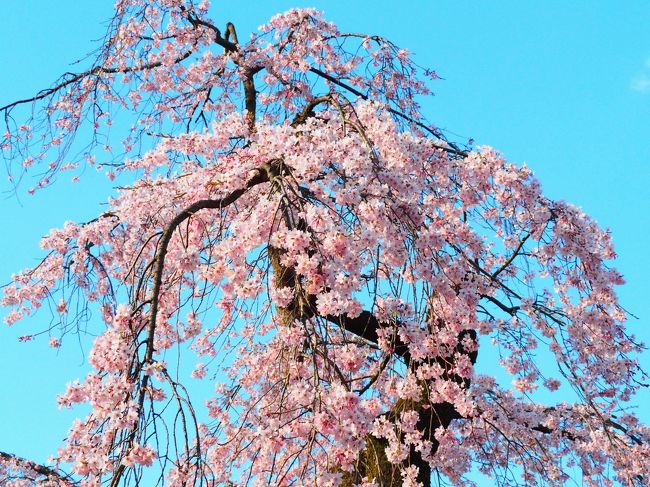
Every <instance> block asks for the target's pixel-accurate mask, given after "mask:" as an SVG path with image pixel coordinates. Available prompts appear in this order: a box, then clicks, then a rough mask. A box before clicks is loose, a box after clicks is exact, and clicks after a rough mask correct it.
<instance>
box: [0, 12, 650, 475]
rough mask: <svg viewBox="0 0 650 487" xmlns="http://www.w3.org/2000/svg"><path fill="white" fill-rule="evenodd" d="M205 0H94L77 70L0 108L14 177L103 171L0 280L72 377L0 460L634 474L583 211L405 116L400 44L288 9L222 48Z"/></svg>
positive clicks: (611, 284)
mask: <svg viewBox="0 0 650 487" xmlns="http://www.w3.org/2000/svg"><path fill="white" fill-rule="evenodd" d="M209 11H210V8H209V5H208V2H206V1H203V2H201V3H200V4H199V5H195V3H194V2H192V1H190V0H165V1H160V2H145V1H142V0H119V1H117V2H116V4H115V17H114V18H113V20H112V22H111V24H110V25H109V28H108V33H107V35H106V37H105V38H104V44H103V47H102V49H100V51H99V54H98V57H97V59H96V60H95V62H94V64H93V65H92V67H90V68H89V69H88V70H86V71H83V72H80V73H79V74H67V75H65V76H64V77H63V78H61V79H60V80H59V81H58V82H57V83H56V84H55V85H54V86H53V87H52V88H50V89H48V90H45V91H43V92H40V93H39V94H38V95H36V96H35V97H34V98H33V99H31V100H27V101H22V102H18V103H14V104H10V105H8V106H6V107H4V108H3V110H4V112H5V113H6V114H18V113H19V112H20V110H21V108H22V107H23V105H25V104H26V103H28V104H29V103H31V104H32V105H31V108H33V113H34V115H33V117H32V118H31V119H30V120H27V121H26V122H25V123H24V125H18V126H14V125H12V124H13V122H11V121H10V122H8V127H7V132H6V134H5V135H4V138H3V142H2V152H3V155H4V156H5V158H6V159H8V160H11V161H12V163H13V165H11V171H13V173H12V174H11V175H12V177H13V178H14V179H15V180H19V179H22V178H27V179H29V178H34V177H35V178H36V181H35V182H34V188H35V191H39V190H41V189H43V188H45V187H46V186H47V185H49V184H51V183H52V182H55V179H56V177H57V176H58V175H59V174H60V173H61V172H62V171H66V170H73V171H74V170H76V169H77V168H83V167H88V166H93V167H96V168H98V169H100V170H106V174H107V176H108V177H109V179H110V180H112V181H114V183H115V185H116V192H115V194H114V195H113V196H112V197H110V198H109V199H108V201H107V207H106V209H105V211H104V212H103V213H102V214H100V215H98V217H97V218H96V219H94V220H92V221H89V222H84V223H72V222H68V223H65V224H64V225H63V226H62V227H61V228H59V229H55V230H52V231H51V232H50V233H49V235H47V236H46V237H45V238H43V240H42V242H41V246H42V248H43V249H44V251H45V252H46V256H45V257H44V258H43V260H42V262H40V264H39V265H37V266H35V267H34V268H32V269H27V270H23V271H21V272H19V273H17V274H16V275H14V276H13V279H12V283H11V284H10V285H9V286H7V287H6V288H5V289H4V294H3V298H2V304H3V306H6V307H7V308H8V310H9V311H8V314H7V315H6V318H5V322H6V323H7V324H8V325H13V326H21V325H20V324H19V323H18V322H19V321H20V319H21V318H23V317H26V316H30V315H32V314H34V313H36V312H38V313H43V312H46V311H45V310H44V309H41V308H46V309H50V310H52V313H53V314H54V315H55V317H56V318H57V319H56V320H53V322H55V323H57V325H56V326H54V327H53V328H52V329H51V330H50V329H48V330H47V331H49V332H50V334H49V335H47V336H49V337H51V338H50V342H49V343H50V345H51V346H52V347H59V346H64V345H65V346H67V344H68V342H75V341H76V340H66V339H65V335H69V334H74V333H77V334H79V335H80V337H82V339H85V340H86V341H87V342H88V343H89V346H90V352H89V354H88V366H89V370H90V371H89V373H88V374H87V375H86V376H85V377H84V378H83V379H79V380H75V381H72V382H70V383H69V384H68V386H67V389H66V390H65V391H64V392H62V393H61V395H60V396H59V397H58V403H59V405H60V407H63V408H73V407H76V406H78V405H82V406H83V408H84V411H85V412H86V413H85V416H83V417H80V418H79V419H77V420H76V421H75V422H74V424H73V425H72V426H71V428H70V431H69V433H68V435H67V438H66V439H65V440H64V441H63V444H62V446H61V448H60V449H59V451H58V452H56V453H55V455H54V456H53V459H52V466H51V467H46V466H42V465H36V464H34V463H33V462H30V461H29V460H25V459H21V458H18V457H16V456H14V455H10V454H8V453H2V454H0V479H2V481H3V482H7V483H8V485H16V486H19V485H21V486H22V485H32V484H36V483H38V484H39V485H68V484H69V485H83V486H94V485H111V486H114V485H122V484H124V485H126V484H133V485H137V484H138V482H139V481H140V480H139V479H142V478H147V479H149V478H154V479H155V478H158V479H160V482H161V483H164V484H165V485H172V486H176V485H178V486H181V485H195V484H199V483H201V485H232V484H228V482H232V483H234V484H235V485H332V486H338V485H344V486H352V485H360V486H365V487H370V486H376V485H403V486H429V485H432V480H431V479H432V478H439V479H443V480H444V481H445V482H449V483H452V484H454V485H471V478H470V477H471V476H472V475H474V474H475V473H476V472H477V471H478V472H480V473H482V474H484V475H486V476H489V477H491V478H492V479H493V481H494V482H495V483H496V484H503V485H511V484H522V485H548V484H549V483H550V484H554V485H555V484H562V483H565V482H567V481H568V479H570V478H578V479H579V480H578V481H581V482H583V483H584V484H586V485H611V484H616V483H617V484H622V485H643V484H644V482H647V481H648V477H649V475H650V460H648V459H649V458H650V446H649V445H650V443H649V442H650V430H649V429H648V427H646V426H645V425H643V424H641V423H640V422H639V421H638V419H637V418H636V416H635V415H634V414H633V410H631V407H632V405H633V404H634V403H633V398H634V394H635V392H636V391H637V390H638V389H639V387H641V385H642V383H643V380H644V379H645V378H646V376H645V374H644V372H643V371H642V370H641V368H640V366H639V357H640V352H641V351H642V345H641V344H639V343H637V342H636V340H635V339H634V337H633V336H631V335H630V334H629V333H628V331H627V330H626V327H625V319H626V313H625V312H624V310H623V309H622V308H621V306H620V305H619V303H618V301H617V297H616V292H615V289H616V286H618V285H620V284H622V283H623V278H622V276H621V275H620V274H619V273H618V272H617V271H616V270H615V269H614V268H613V267H611V261H612V260H613V259H614V258H615V256H616V254H615V252H614V249H613V246H612V243H611V238H610V235H609V234H608V232H607V231H605V230H602V229H601V228H599V227H598V225H597V224H596V223H595V222H594V221H593V220H592V219H591V218H590V217H589V216H587V215H585V214H584V213H583V212H582V211H581V210H580V209H579V208H576V207H574V206H572V205H570V204H568V203H566V202H564V201H553V200H551V199H549V198H547V197H545V196H544V194H543V193H542V190H541V185H540V183H539V182H538V181H537V180H536V179H535V177H534V175H533V174H532V172H531V171H530V169H528V168H527V167H525V166H519V165H516V164H513V163H510V162H508V161H506V160H505V159H504V158H503V157H502V156H501V155H500V154H499V152H498V151H496V150H495V149H493V148H491V147H478V148H476V149H475V150H473V151H469V150H465V149H463V148H462V147H461V146H459V145H456V144H454V143H452V142H450V141H448V140H446V139H445V138H444V137H443V136H442V134H441V133H440V132H439V131H438V130H437V129H436V128H435V127H433V126H432V125H431V124H430V123H428V122H426V120H425V119H424V118H423V117H422V115H421V114H420V112H419V106H418V103H417V99H418V97H419V96H422V95H426V94H428V93H429V88H428V86H427V84H426V83H425V81H423V79H425V78H426V77H429V78H431V79H435V78H436V75H435V73H433V72H432V71H427V70H423V69H421V68H420V67H418V66H417V65H415V64H414V63H413V61H412V59H411V55H410V53H409V52H408V51H407V50H405V49H401V48H399V47H397V46H395V45H394V44H392V43H391V42H390V41H388V40H386V39H383V38H381V37H377V36H364V35H359V34H350V33H344V32H341V31H339V29H338V28H337V27H336V26H335V25H334V24H332V23H330V22H328V21H326V20H325V19H324V18H323V17H322V16H321V14H320V13H319V12H317V11H315V10H311V9H296V10H290V11H288V12H285V13H283V14H280V15H277V16H275V17H273V18H272V19H270V20H269V22H268V23H267V24H265V25H263V26H261V27H260V28H259V30H258V31H257V32H255V33H253V34H252V36H251V37H250V39H249V40H247V41H244V38H243V37H241V38H240V37H239V36H238V32H237V31H236V29H235V27H234V26H233V25H232V24H226V25H225V27H223V28H221V27H218V25H221V24H217V23H216V22H215V21H213V20H212V19H211V18H210V17H209ZM30 113H32V112H31V111H30ZM39 117H40V118H39ZM27 118H29V115H28V116H27ZM6 119H7V120H13V119H12V118H11V117H7V118H6ZM125 119H126V120H128V121H129V123H127V124H124V120H125ZM114 120H115V121H116V123H115V124H113V121H114ZM117 121H119V123H117ZM125 127H126V128H125ZM109 129H110V130H109ZM120 131H122V132H120ZM86 132H89V133H92V137H91V140H92V142H91V143H90V145H89V146H88V147H87V148H85V149H84V151H81V152H80V153H79V154H77V155H76V156H75V148H76V146H75V145H74V136H75V135H76V134H77V135H80V134H82V133H83V134H85V133H86ZM109 132H110V134H111V135H110V138H109V137H108V135H107V134H109ZM116 133H119V135H115V134H116ZM52 161H54V162H52ZM106 168H109V169H106ZM80 184H83V178H81V181H80ZM47 305H49V306H47ZM80 306H81V307H85V308H84V309H91V310H92V311H93V313H91V316H92V318H91V320H90V321H89V322H83V319H84V317H85V316H86V315H85V314H82V315H75V314H74V313H72V310H75V309H79V307H80ZM41 332H42V331H41V330H35V331H34V332H33V334H29V335H25V338H24V340H29V339H34V340H37V339H40V333H41ZM30 333H31V332H30ZM57 333H58V334H57ZM53 335H56V338H54V337H53ZM89 337H92V338H89ZM482 350H486V351H489V352H490V353H485V354H482ZM495 351H496V352H495ZM496 355H498V357H497V358H496V359H495V358H494V357H495V356H496ZM540 355H544V356H548V357H552V358H553V359H554V360H537V358H536V357H538V356H540ZM497 368H501V371H500V372H499V373H498V374H497V373H495V371H496V369H497ZM504 376H505V377H508V380H506V381H504V380H502V377H504ZM199 379H201V381H200V382H199V381H198V380H199ZM206 383H208V384H209V385H210V386H211V387H210V392H209V393H208V394H207V395H206V394H205V387H204V386H205V384H206ZM542 393H543V394H542ZM152 485H153V484H152Z"/></svg>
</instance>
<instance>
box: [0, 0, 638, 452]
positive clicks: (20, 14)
mask: <svg viewBox="0 0 650 487" xmlns="http://www.w3.org/2000/svg"><path fill="white" fill-rule="evenodd" d="M213 3H214V6H213V18H215V19H216V20H217V21H218V23H225V22H226V21H233V22H234V23H235V24H236V25H237V28H238V32H239V35H240V38H242V37H245V34H246V33H247V32H250V31H251V30H253V29H255V28H256V27H257V26H258V25H260V24H262V23H263V22H264V21H265V20H266V19H267V18H269V17H270V16H271V15H273V14H274V13H277V12H279V11H282V10H284V9H287V8H290V7H300V6H313V7H316V8H318V9H321V10H323V11H324V12H325V14H326V17H327V18H328V19H329V20H332V21H334V22H336V23H337V24H338V25H339V26H340V27H341V29H342V30H347V31H356V32H363V33H368V34H380V35H383V36H385V37H388V38H390V39H391V40H393V41H394V42H396V43H397V44H398V45H400V46H401V47H404V48H406V49H408V50H410V51H412V52H414V53H415V54H416V60H417V62H418V63H419V64H420V65H423V66H427V67H430V68H433V69H435V70H436V71H437V72H438V74H439V75H440V76H441V77H442V78H444V79H443V80H441V81H438V82H436V83H435V84H434V85H433V89H434V92H435V97H433V98H431V99H430V100H428V101H427V102H426V103H425V104H424V112H425V114H426V115H427V118H428V119H429V120H431V121H432V122H434V123H435V124H436V125H437V126H438V127H440V128H443V129H446V130H448V131H449V132H448V133H449V134H450V137H451V138H452V139H456V140H461V141H464V140H466V139H468V138H470V137H471V138H473V139H475V141H476V143H477V144H489V145H492V146H493V147H496V148H497V149H499V150H501V151H502V152H503V153H504V154H505V155H506V157H507V158H509V159H510V160H512V161H516V162H519V163H524V162H525V163H526V164H528V165H529V166H530V167H532V168H533V170H534V171H535V172H536V174H537V175H538V177H539V179H540V180H541V182H542V185H543V187H544V188H545V190H546V192H547V194H548V195H549V196H550V197H552V198H556V199H557V198H561V199H565V200H568V201H570V202H572V203H574V204H576V205H578V206H581V207H582V208H583V209H584V210H585V211H586V212H587V213H589V214H591V215H592V216H594V217H595V218H596V219H597V220H598V221H599V223H600V224H601V225H602V226H604V227H607V228H610V229H611V231H612V233H613V236H614V242H615V244H616V247H617V251H618V253H619V256H620V258H619V260H618V262H617V267H618V268H619V270H621V271H622V273H623V274H624V276H625V278H626V280H627V285H626V286H624V287H623V288H621V289H620V293H619V295H620V297H621V302H622V304H623V305H624V306H625V307H626V308H627V309H628V310H629V311H631V312H632V313H634V314H635V315H636V316H638V318H639V319H638V320H632V321H630V323H629V325H630V327H631V330H632V331H633V332H634V333H636V334H637V335H638V336H640V337H642V338H643V339H644V341H646V342H650V328H649V327H648V324H649V323H650V291H649V286H648V282H649V280H650V259H649V258H648V252H649V250H648V249H650V198H649V197H648V188H649V187H650V167H649V165H648V163H649V162H650V137H649V136H650V29H648V20H649V19H650V2H648V1H645V0H626V1H622V2H621V1H613V0H611V1H604V0H589V1H581V2H577V1H575V2H567V1H566V0H555V1H549V0H546V1H543V2H542V1H536V2H533V1H521V0H500V1H498V2H494V1H492V0H472V1H469V0H444V1H443V0H413V1H403V2H396V1H394V0H393V1H387V0H372V1H371V0H355V1H351V0H347V1H340V0H329V1H315V0H312V1H307V2H305V1H297V0H296V1H291V2H289V1H284V0H282V1H270V0H265V1H259V0H255V1H253V0H248V1H246V2H244V1H242V2H220V1H214V2H213ZM112 4H113V2H112V1H111V0H102V1H100V0H93V1H85V2H83V1H78V0H57V1H51V0H3V1H2V14H1V16H0V45H1V46H2V49H0V66H1V67H2V68H1V69H0V105H4V104H5V103H7V102H10V101H13V100H15V99H17V98H20V97H26V96H30V95H33V94H34V93H35V92H36V91H37V90H39V89H42V88H45V87H47V86H48V85H49V84H50V83H51V82H52V81H53V80H54V79H55V78H56V77H57V76H58V75H60V74H62V73H63V72H65V71H75V70H77V69H79V68H78V67H75V66H70V63H71V62H73V61H75V60H77V59H79V58H81V57H83V55H84V54H85V53H87V52H89V51H91V50H92V49H93V47H96V43H93V42H92V40H93V39H98V38H100V37H101V36H102V34H103V32H104V24H103V22H105V21H106V20H107V19H108V18H109V17H110V15H111V9H112ZM87 179H90V180H91V181H93V180H94V179H97V182H90V183H89V182H88V181H86V184H83V185H79V186H75V185H71V184H67V183H66V182H65V181H61V182H62V183H63V184H61V185H59V186H58V187H56V188H53V189H51V190H48V191H45V192H41V193H40V194H37V196H34V197H30V196H27V195H26V194H25V192H26V190H27V186H25V187H22V188H20V189H21V191H22V193H20V194H19V195H18V196H15V195H12V194H8V193H2V194H1V195H0V219H1V220H2V222H3V231H2V238H1V239H0V255H1V256H2V258H0V283H4V282H6V281H8V279H9V276H10V275H11V273H12V272H14V271H16V270H19V269H21V268H24V267H27V266H29V265H30V264H33V263H35V262H36V258H37V257H38V256H39V255H40V252H39V248H38V241H39V238H40V236H42V235H43V234H45V233H47V231H48V229H49V228H51V227H55V226H61V225H62V224H63V222H64V221H66V220H84V219H88V218H90V217H92V216H93V215H95V214H96V213H98V212H99V211H101V207H100V203H101V202H103V201H105V199H106V197H107V196H108V194H109V191H110V190H109V186H108V185H107V184H106V183H105V182H101V181H100V180H99V178H93V177H92V176H91V177H89V178H87ZM0 189H2V190H3V191H4V190H8V189H9V185H8V184H7V183H0ZM4 314H5V312H4V311H2V310H0V316H2V315H4ZM46 314H47V313H43V316H42V319H47V316H46ZM26 333H29V330H28V328H27V327H26V324H21V323H19V324H17V325H14V328H12V329H7V327H6V326H4V325H3V326H2V328H0V387H2V391H3V393H2V396H3V400H2V401H0V418H2V420H0V450H8V451H12V452H15V453H18V454H21V455H25V456H30V457H33V458H35V459H36V460H40V461H44V460H45V458H46V457H47V456H48V454H50V453H53V452H54V451H55V449H56V447H57V445H58V444H59V441H60V439H61V438H62V437H63V436H64V435H65V431H66V429H67V426H68V424H69V420H70V418H71V417H73V416H72V415H71V414H67V413H60V412H58V411H57V409H56V404H55V401H54V397H55V395H56V393H58V392H61V391H63V390H64V388H65V382H66V381H68V380H70V379H73V378H75V377H80V376H82V375H83V369H82V368H81V366H80V364H81V363H82V362H83V356H82V354H81V352H80V350H79V349H78V348H77V349H75V347H69V350H66V349H65V348H64V349H63V350H62V351H61V352H59V353H58V354H57V352H56V351H54V350H52V349H50V348H49V347H47V346H46V345H45V344H44V343H28V344H18V343H17V337H18V336H19V335H23V334H26ZM42 342H44V341H42ZM643 364H644V365H645V367H646V369H650V354H646V355H645V356H644V358H643ZM644 398H645V401H646V403H648V402H649V401H650V395H648V394H645V395H644ZM639 402H640V401H639ZM643 417H644V418H645V420H646V421H647V422H648V421H650V413H645V414H643Z"/></svg>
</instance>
